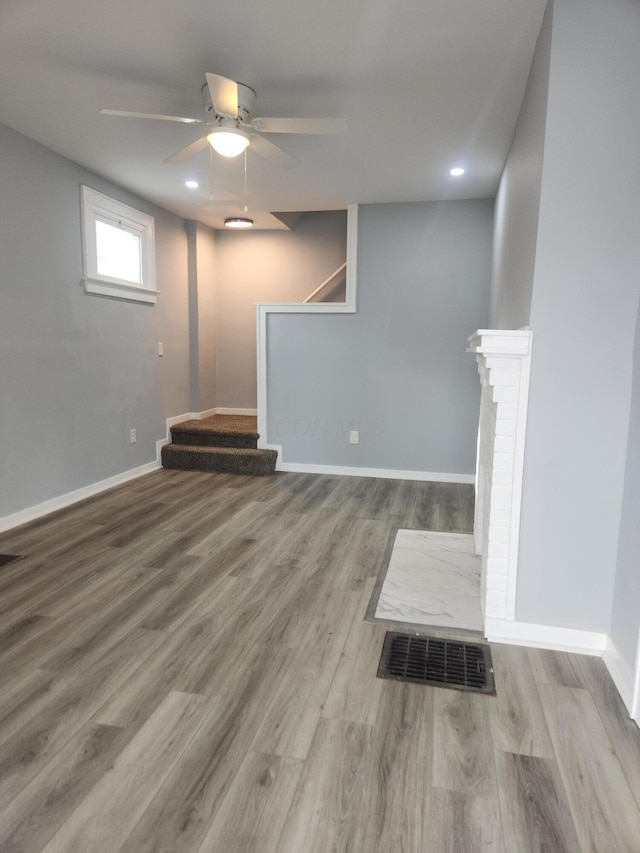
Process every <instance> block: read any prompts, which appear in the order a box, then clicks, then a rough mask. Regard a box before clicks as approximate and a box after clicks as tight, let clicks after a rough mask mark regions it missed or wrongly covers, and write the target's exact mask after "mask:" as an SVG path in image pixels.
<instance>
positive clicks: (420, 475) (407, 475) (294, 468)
mask: <svg viewBox="0 0 640 853" xmlns="http://www.w3.org/2000/svg"><path fill="white" fill-rule="evenodd" d="M258 447H263V448H265V449H267V450H277V451H278V461H277V463H276V471H287V472H290V473H294V474H337V475H339V476H341V477H376V478H379V479H382V480H424V481H429V482H433V483H470V484H471V485H473V484H474V483H475V481H476V478H475V474H446V473H439V472H432V471H400V470H396V469H395V468H356V467H351V466H348V465H318V464H316V463H314V462H283V461H282V447H281V445H279V444H264V443H259V444H258Z"/></svg>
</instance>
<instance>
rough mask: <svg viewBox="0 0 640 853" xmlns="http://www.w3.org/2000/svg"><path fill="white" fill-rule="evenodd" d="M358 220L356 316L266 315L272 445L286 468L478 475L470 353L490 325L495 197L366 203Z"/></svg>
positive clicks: (474, 384)
mask: <svg viewBox="0 0 640 853" xmlns="http://www.w3.org/2000/svg"><path fill="white" fill-rule="evenodd" d="M358 221H359V228H358V307H357V313H356V314H343V315H332V314H325V315H311V316H301V315H297V314H295V315H292V314H272V315H270V316H269V317H268V323H269V327H268V345H269V348H268V386H269V394H268V400H269V408H268V440H269V442H271V443H273V444H281V445H283V458H284V460H285V461H286V462H300V463H315V464H324V465H340V466H350V467H351V466H353V467H365V468H367V467H373V468H392V469H396V470H410V471H427V472H440V473H453V474H472V473H473V472H474V470H475V456H476V438H477V428H478V413H479V396H480V383H479V381H478V376H477V372H476V364H475V360H474V359H473V358H472V357H471V356H469V355H468V354H467V353H466V352H465V349H466V346H467V337H468V335H469V334H470V333H471V332H473V331H474V330H475V329H477V328H479V327H483V326H485V324H486V322H487V314H488V302H489V280H490V275H491V241H492V229H493V201H490V200H473V201H453V202H434V203H417V204H383V205H364V206H361V207H360V209H359V215H358ZM350 429H358V430H359V431H360V443H359V444H358V445H351V444H349V436H348V432H349V430H350Z"/></svg>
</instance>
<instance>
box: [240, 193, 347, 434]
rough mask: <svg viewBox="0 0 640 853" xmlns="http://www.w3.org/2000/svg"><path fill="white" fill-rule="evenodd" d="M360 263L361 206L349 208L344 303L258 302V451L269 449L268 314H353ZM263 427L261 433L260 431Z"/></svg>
mask: <svg viewBox="0 0 640 853" xmlns="http://www.w3.org/2000/svg"><path fill="white" fill-rule="evenodd" d="M357 261H358V205H357V204H350V205H349V206H348V208H347V281H346V294H345V302H344V303H331V302H312V303H309V304H304V303H301V302H256V303H255V306H256V337H257V346H256V351H257V360H258V408H257V412H256V414H257V416H258V432H259V433H260V438H259V439H258V447H260V448H263V449H267V448H268V447H269V445H268V444H267V424H268V417H267V415H268V396H269V395H268V388H267V316H268V315H269V314H354V313H355V311H356V282H357ZM261 427H262V429H261Z"/></svg>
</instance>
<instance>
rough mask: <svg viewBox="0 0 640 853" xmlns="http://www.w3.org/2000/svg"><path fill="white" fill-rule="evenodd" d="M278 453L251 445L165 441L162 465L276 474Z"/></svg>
mask: <svg viewBox="0 0 640 853" xmlns="http://www.w3.org/2000/svg"><path fill="white" fill-rule="evenodd" d="M277 458H278V453H277V451H275V450H258V449H256V448H252V447H209V446H206V445H184V444H165V445H164V447H163V448H162V465H163V466H164V467H165V468H180V469H182V470H183V471H216V472H218V473H224V474H252V475H254V476H265V475H267V474H273V472H274V471H275V467H276V459H277Z"/></svg>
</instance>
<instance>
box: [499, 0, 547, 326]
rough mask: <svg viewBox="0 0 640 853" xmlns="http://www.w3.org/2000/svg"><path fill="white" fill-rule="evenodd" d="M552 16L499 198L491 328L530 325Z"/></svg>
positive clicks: (541, 41)
mask: <svg viewBox="0 0 640 853" xmlns="http://www.w3.org/2000/svg"><path fill="white" fill-rule="evenodd" d="M551 15H552V4H551V3H550V4H549V6H548V7H547V10H546V13H545V16H544V20H543V23H542V28H541V30H540V35H539V36H538V42H537V44H536V49H535V53H534V57H533V62H532V65H531V72H530V74H529V80H528V82H527V88H526V90H525V94H524V99H523V101H522V106H521V108H520V114H519V116H518V122H517V125H516V130H515V134H514V137H513V142H512V143H511V148H510V150H509V155H508V157H507V162H506V164H505V167H504V171H503V173H502V178H501V180H500V185H499V187H498V193H497V195H496V213H495V231H494V247H493V271H492V276H491V304H490V312H489V313H490V324H491V328H492V329H520V328H522V327H523V326H527V325H528V324H529V314H530V310H531V291H532V288H533V274H534V269H535V257H536V240H537V236H538V211H539V207H540V188H541V184H542V166H543V160H544V138H545V126H546V113H547V92H548V89H549V63H550V58H551Z"/></svg>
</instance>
